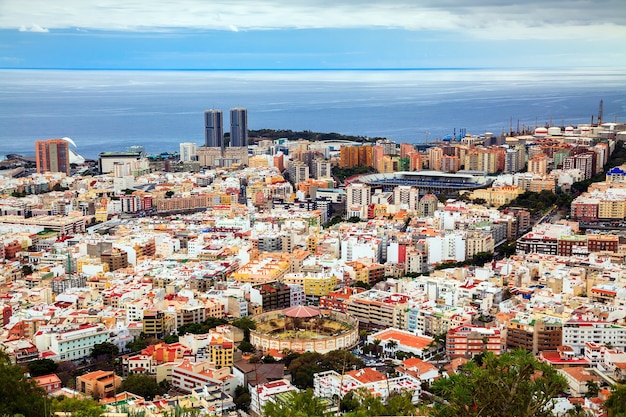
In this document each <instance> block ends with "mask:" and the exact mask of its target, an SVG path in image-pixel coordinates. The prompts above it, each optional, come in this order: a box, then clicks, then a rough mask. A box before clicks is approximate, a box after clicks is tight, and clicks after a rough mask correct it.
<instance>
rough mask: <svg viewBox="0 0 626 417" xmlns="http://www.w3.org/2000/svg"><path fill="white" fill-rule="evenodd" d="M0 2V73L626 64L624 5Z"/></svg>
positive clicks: (340, 0) (489, 0)
mask: <svg viewBox="0 0 626 417" xmlns="http://www.w3.org/2000/svg"><path fill="white" fill-rule="evenodd" d="M507 3H510V2H505V1H502V0H386V1H383V0H377V1H372V0H359V1H352V0H318V1H293V0H271V1H251V0H219V1H213V0H177V1H175V2H155V1H154V0H152V1H147V0H59V1H57V2H55V1H50V0H0V68H94V69H110V68H120V69H121V68H124V69H257V68H267V69H308V68H315V69H326V68H328V69H333V68H484V67H492V68H493V67H495V68H508V67H511V68H536V67H572V66H575V67H593V66H603V67H606V66H613V67H624V66H626V46H625V45H626V4H625V3H624V2H623V0H595V1H583V0H578V1H577V0H572V1H563V0H544V1H538V0H530V1H520V2H516V3H515V4H507Z"/></svg>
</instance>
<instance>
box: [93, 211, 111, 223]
mask: <svg viewBox="0 0 626 417" xmlns="http://www.w3.org/2000/svg"><path fill="white" fill-rule="evenodd" d="M95 217H96V221H97V222H106V221H107V220H108V214H107V209H106V207H102V208H98V209H96V215H95Z"/></svg>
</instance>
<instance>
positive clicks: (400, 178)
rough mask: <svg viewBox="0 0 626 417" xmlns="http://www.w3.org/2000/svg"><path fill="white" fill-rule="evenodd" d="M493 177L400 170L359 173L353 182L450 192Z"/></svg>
mask: <svg viewBox="0 0 626 417" xmlns="http://www.w3.org/2000/svg"><path fill="white" fill-rule="evenodd" d="M493 180H494V179H493V178H491V177H488V176H486V175H472V174H458V173H457V174H450V173H445V172H439V171H400V172H390V173H386V174H369V175H361V176H359V177H357V178H354V180H353V182H360V183H364V184H368V185H370V186H371V187H373V188H383V189H384V190H387V191H389V190H391V189H393V188H395V187H397V186H400V185H408V186H411V187H417V188H419V190H420V195H423V194H427V193H434V194H439V193H442V192H443V193H451V192H456V191H463V190H475V189H478V188H486V187H489V186H490V185H491V184H492V183H493Z"/></svg>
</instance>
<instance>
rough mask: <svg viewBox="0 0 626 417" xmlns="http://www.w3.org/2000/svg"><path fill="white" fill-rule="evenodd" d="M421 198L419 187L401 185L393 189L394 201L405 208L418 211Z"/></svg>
mask: <svg viewBox="0 0 626 417" xmlns="http://www.w3.org/2000/svg"><path fill="white" fill-rule="evenodd" d="M419 200H420V196H419V190H418V189H417V187H411V186H408V185H400V186H398V187H396V188H395V189H394V190H393V203H394V204H395V205H397V206H399V207H400V208H401V209H403V210H408V211H417V207H418V204H419Z"/></svg>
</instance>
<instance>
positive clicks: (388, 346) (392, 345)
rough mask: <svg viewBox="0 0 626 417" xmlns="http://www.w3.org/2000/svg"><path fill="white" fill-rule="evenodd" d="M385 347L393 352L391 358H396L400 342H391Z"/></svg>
mask: <svg viewBox="0 0 626 417" xmlns="http://www.w3.org/2000/svg"><path fill="white" fill-rule="evenodd" d="M385 347H386V348H387V349H389V350H390V351H391V352H392V354H391V356H395V350H396V348H397V347H398V342H396V341H395V340H389V341H388V342H387V344H386V345H385Z"/></svg>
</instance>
